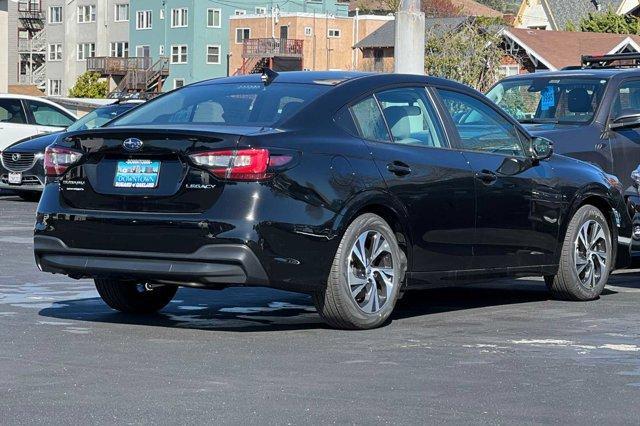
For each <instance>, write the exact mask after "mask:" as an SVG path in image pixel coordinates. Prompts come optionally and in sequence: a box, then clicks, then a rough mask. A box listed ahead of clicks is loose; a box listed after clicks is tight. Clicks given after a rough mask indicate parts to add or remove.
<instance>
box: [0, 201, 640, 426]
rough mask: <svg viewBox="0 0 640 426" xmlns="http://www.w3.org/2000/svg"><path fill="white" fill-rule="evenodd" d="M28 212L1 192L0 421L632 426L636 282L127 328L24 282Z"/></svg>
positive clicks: (521, 285)
mask: <svg viewBox="0 0 640 426" xmlns="http://www.w3.org/2000/svg"><path fill="white" fill-rule="evenodd" d="M35 208H36V204H35V203H28V202H23V201H19V199H18V198H17V197H6V196H5V197H0V419H2V420H1V422H2V424H26V423H47V424H80V423H83V424H85V423H110V424H113V423H130V424H141V423H144V424H149V423H157V424H175V423H185V424H196V423H202V422H209V423H215V424H219V423H236V424H301V423H314V424H315V423H321V422H322V423H339V424H343V423H348V424H363V423H367V424H371V423H403V424H424V423H436V422H438V423H443V422H447V423H456V424H460V423H474V424H477V423H489V424H496V423H497V424H502V423H509V424H514V423H518V424H532V423H565V424H578V423H588V424H593V423H600V422H602V423H607V424H623V423H633V424H637V421H638V417H639V415H640V406H639V404H638V401H640V333H639V330H640V325H639V324H640V310H639V309H638V307H639V306H640V279H639V278H640V273H639V274H633V273H625V274H617V275H616V276H614V277H613V278H612V280H611V283H610V284H611V285H610V286H609V288H608V290H607V291H606V292H605V294H604V295H603V297H602V298H601V299H600V300H598V301H596V302H592V303H570V302H558V301H553V300H549V298H548V295H547V293H546V290H545V287H544V285H543V284H542V283H541V282H540V281H539V280H527V279H524V280H517V281H505V282H496V283H490V284H483V285H477V286H473V287H466V288H462V289H446V290H433V291H426V292H420V293H409V294H407V295H406V296H405V299H404V300H402V302H401V304H400V305H399V306H398V307H397V308H396V313H395V314H394V316H393V320H392V322H391V323H390V324H389V325H388V326H386V327H384V328H381V329H378V330H372V331H366V332H344V331H335V330H331V329H328V328H326V327H325V326H324V325H323V324H322V322H321V321H320V319H319V317H318V316H317V314H316V312H315V309H314V308H313V307H312V306H311V302H310V300H309V298H308V297H306V296H302V295H297V294H292V293H285V292H280V291H274V290H267V289H250V288H247V289H240V288H236V289H227V290H224V291H221V292H205V291H197V290H189V289H181V290H180V291H179V292H178V294H177V296H176V299H175V300H174V301H173V302H172V303H171V304H170V306H169V307H168V308H167V309H165V310H164V311H162V313H161V314H159V315H157V316H154V317H148V318H145V319H141V318H137V317H133V316H127V315H124V314H119V313H116V312H114V311H111V310H109V309H108V308H107V307H106V306H105V305H104V304H103V303H102V301H101V300H100V299H99V298H98V295H97V293H96V291H95V290H94V287H93V285H92V283H91V282H90V281H87V280H85V281H74V280H71V279H68V278H65V277H63V276H56V275H49V274H44V273H41V272H39V271H38V270H37V268H36V266H35V264H34V262H33V259H32V253H31V250H32V247H31V244H32V242H31V235H32V223H33V214H34V211H35Z"/></svg>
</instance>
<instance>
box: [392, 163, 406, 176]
mask: <svg viewBox="0 0 640 426" xmlns="http://www.w3.org/2000/svg"><path fill="white" fill-rule="evenodd" d="M387 170H389V171H390V172H391V173H393V174H394V175H396V176H406V175H408V174H410V173H411V167H409V165H408V164H405V163H403V162H402V161H394V162H392V163H389V164H387Z"/></svg>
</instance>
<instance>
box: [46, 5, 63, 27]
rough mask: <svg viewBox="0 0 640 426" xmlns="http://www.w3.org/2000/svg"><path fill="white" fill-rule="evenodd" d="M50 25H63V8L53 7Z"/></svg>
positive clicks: (50, 10) (50, 9)
mask: <svg viewBox="0 0 640 426" xmlns="http://www.w3.org/2000/svg"><path fill="white" fill-rule="evenodd" d="M49 23H50V24H61V23H62V6H51V7H50V8H49Z"/></svg>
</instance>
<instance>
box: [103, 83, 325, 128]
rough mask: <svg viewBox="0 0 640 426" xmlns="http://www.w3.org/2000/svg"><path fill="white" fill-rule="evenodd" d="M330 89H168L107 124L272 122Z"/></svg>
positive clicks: (239, 85)
mask: <svg viewBox="0 0 640 426" xmlns="http://www.w3.org/2000/svg"><path fill="white" fill-rule="evenodd" d="M329 89H330V86H322V85H316V84H287V83H272V84H269V85H264V84H262V83H222V84H220V83H218V84H209V85H197V86H187V87H184V88H182V89H180V90H176V91H174V92H170V93H168V94H166V95H164V96H162V97H159V98H157V99H156V100H153V101H151V102H148V103H147V104H145V105H143V106H141V107H139V108H137V109H136V110H135V111H133V112H131V113H129V114H126V115H124V116H122V117H121V118H119V119H117V120H115V121H114V122H113V123H110V124H109V126H110V127H111V126H138V125H149V124H153V125H159V124H160V125H162V124H215V125H223V126H272V125H274V124H275V123H277V122H279V121H282V120H283V119H284V118H286V117H290V116H292V115H293V114H294V113H295V112H297V111H298V110H299V109H300V108H301V107H302V106H303V105H305V104H306V103H309V102H310V101H312V100H313V99H315V98H317V97H318V96H320V95H321V94H323V93H325V92H326V91H328V90H329Z"/></svg>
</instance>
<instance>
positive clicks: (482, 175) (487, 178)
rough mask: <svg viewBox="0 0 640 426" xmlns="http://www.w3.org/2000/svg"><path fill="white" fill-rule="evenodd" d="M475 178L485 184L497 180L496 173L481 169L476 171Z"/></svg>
mask: <svg viewBox="0 0 640 426" xmlns="http://www.w3.org/2000/svg"><path fill="white" fill-rule="evenodd" d="M476 179H478V180H479V181H481V182H482V183H484V184H485V185H491V184H492V183H494V182H495V181H497V180H498V175H496V174H495V173H494V172H492V171H490V170H482V171H480V172H477V173H476Z"/></svg>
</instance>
